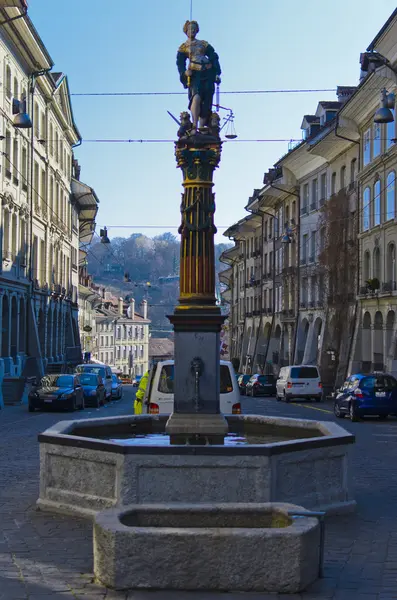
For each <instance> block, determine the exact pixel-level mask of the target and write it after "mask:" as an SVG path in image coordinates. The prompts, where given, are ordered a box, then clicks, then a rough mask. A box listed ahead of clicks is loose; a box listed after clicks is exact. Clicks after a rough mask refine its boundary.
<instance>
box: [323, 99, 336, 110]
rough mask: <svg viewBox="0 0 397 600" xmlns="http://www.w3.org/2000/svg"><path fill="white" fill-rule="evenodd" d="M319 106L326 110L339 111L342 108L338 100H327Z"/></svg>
mask: <svg viewBox="0 0 397 600" xmlns="http://www.w3.org/2000/svg"><path fill="white" fill-rule="evenodd" d="M319 105H320V106H322V107H323V108H324V109H325V110H329V109H331V108H332V110H338V109H339V108H340V107H341V103H340V102H337V101H336V100H326V101H321V102H319Z"/></svg>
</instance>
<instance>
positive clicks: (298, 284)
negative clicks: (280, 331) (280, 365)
mask: <svg viewBox="0 0 397 600" xmlns="http://www.w3.org/2000/svg"><path fill="white" fill-rule="evenodd" d="M270 187H272V188H274V189H275V190H279V191H280V192H286V190H284V189H283V188H280V187H278V186H277V185H275V184H274V183H273V182H271V183H270ZM287 193H288V194H290V195H291V196H295V197H296V198H297V199H298V201H297V210H296V213H297V214H296V238H297V239H296V262H297V276H296V300H295V304H296V323H295V331H294V340H293V343H292V363H293V364H295V351H296V343H297V339H298V326H299V303H300V289H301V285H300V275H301V273H300V266H299V263H300V247H301V244H300V210H301V207H300V203H301V197H300V194H299V192H291V191H289V190H288V192H287Z"/></svg>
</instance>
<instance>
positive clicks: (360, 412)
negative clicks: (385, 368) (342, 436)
mask: <svg viewBox="0 0 397 600" xmlns="http://www.w3.org/2000/svg"><path fill="white" fill-rule="evenodd" d="M334 413H335V416H336V417H338V418H340V419H343V417H345V416H346V415H348V416H349V417H350V419H351V420H352V421H358V420H359V419H360V418H361V417H365V416H367V415H368V416H370V415H377V416H379V417H382V418H386V417H387V416H388V415H397V379H396V378H395V377H393V376H392V375H388V374H387V373H370V374H368V375H364V374H363V373H359V374H357V375H351V376H350V377H348V378H347V379H346V381H345V383H344V384H343V386H342V387H341V388H340V389H339V391H338V393H337V395H336V398H335V403H334Z"/></svg>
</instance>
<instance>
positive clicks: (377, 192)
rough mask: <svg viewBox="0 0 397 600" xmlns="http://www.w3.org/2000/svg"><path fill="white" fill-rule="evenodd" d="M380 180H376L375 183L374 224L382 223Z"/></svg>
mask: <svg viewBox="0 0 397 600" xmlns="http://www.w3.org/2000/svg"><path fill="white" fill-rule="evenodd" d="M380 191H381V186H380V180H379V179H378V181H376V182H375V185H374V225H380V219H381V204H380Z"/></svg>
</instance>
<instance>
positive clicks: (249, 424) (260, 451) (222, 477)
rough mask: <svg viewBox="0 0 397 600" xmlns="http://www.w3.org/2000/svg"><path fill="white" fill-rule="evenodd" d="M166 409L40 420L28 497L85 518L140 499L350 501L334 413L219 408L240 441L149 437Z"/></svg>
mask: <svg viewBox="0 0 397 600" xmlns="http://www.w3.org/2000/svg"><path fill="white" fill-rule="evenodd" d="M167 419H168V417H167V416H156V415H139V416H133V415H132V416H127V417H106V418H100V419H81V420H77V421H61V422H60V423H57V424H56V425H54V426H53V427H51V428H50V429H47V430H46V431H45V432H44V433H42V434H40V435H39V443H40V496H39V499H38V501H37V505H38V507H39V508H40V509H43V510H50V511H54V512H61V513H67V514H70V513H74V514H78V515H80V516H86V517H90V518H92V517H93V516H94V515H95V514H96V513H97V512H98V511H101V510H103V509H105V508H110V507H113V506H125V505H129V504H143V503H146V504H147V503H156V504H157V503H175V502H181V503H198V502H199V503H208V502H210V503H224V502H228V503H236V502H242V503H252V502H253V503H258V502H260V503H263V502H292V503H294V504H299V505H302V506H305V507H306V508H307V509H313V510H314V509H315V510H325V511H327V512H333V513H341V512H345V511H351V510H354V508H355V501H354V499H353V496H352V492H351V486H350V477H349V468H348V456H349V448H350V444H352V443H353V442H354V436H353V435H351V434H350V433H348V432H347V431H346V430H344V429H343V428H342V427H340V426H339V425H336V423H331V422H321V421H309V420H304V419H290V418H281V417H267V416H266V417H264V416H256V415H233V416H226V419H227V421H228V425H229V431H231V432H233V433H235V434H236V435H240V436H245V438H246V443H243V444H234V445H225V446H171V445H164V443H163V444H161V445H153V444H150V435H152V434H161V433H163V432H164V430H165V424H166V422H167ZM137 435H138V436H141V435H148V436H149V437H148V441H147V443H139V444H138V445H130V444H129V443H128V442H127V443H126V440H125V439H123V438H126V437H130V438H131V437H134V436H137ZM112 440H118V441H112ZM269 440H270V441H269ZM140 442H142V440H140ZM251 442H254V443H251ZM258 442H259V443H258Z"/></svg>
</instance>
